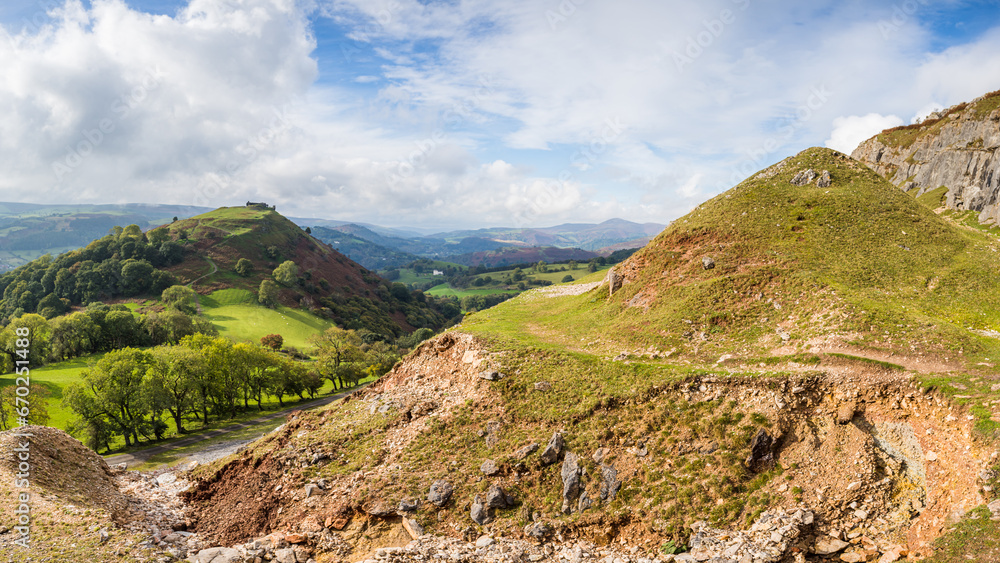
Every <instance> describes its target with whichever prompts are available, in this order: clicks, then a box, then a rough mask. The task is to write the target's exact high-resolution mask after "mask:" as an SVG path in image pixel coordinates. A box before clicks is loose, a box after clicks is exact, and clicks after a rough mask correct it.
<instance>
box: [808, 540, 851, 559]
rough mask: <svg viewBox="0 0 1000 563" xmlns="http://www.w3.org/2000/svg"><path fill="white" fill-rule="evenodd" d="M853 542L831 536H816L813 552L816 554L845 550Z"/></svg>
mask: <svg viewBox="0 0 1000 563" xmlns="http://www.w3.org/2000/svg"><path fill="white" fill-rule="evenodd" d="M849 545H851V544H849V543H847V542H845V541H843V540H839V539H837V538H834V537H830V536H820V537H818V538H816V543H815V544H814V545H813V553H815V554H816V555H832V554H834V553H837V552H838V551H843V550H844V549H845V548H846V547H847V546H849Z"/></svg>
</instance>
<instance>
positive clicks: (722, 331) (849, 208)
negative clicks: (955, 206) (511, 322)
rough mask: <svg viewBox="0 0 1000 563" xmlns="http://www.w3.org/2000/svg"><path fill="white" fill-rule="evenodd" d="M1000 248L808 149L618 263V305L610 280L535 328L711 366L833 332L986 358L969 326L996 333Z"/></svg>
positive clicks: (836, 158)
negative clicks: (808, 175)
mask: <svg viewBox="0 0 1000 563" xmlns="http://www.w3.org/2000/svg"><path fill="white" fill-rule="evenodd" d="M806 169H813V170H815V171H816V172H817V173H819V172H820V171H822V170H829V171H830V175H831V178H832V185H831V186H829V187H826V188H818V187H816V186H815V185H814V184H815V181H814V182H813V185H806V186H796V185H793V184H791V183H790V180H791V179H792V177H793V176H795V174H797V173H798V172H799V171H801V170H806ZM997 247H998V245H997V241H996V239H995V238H993V237H990V236H988V235H986V234H984V233H982V232H980V231H975V230H971V229H965V228H962V227H960V226H957V225H954V224H952V223H951V222H949V221H946V220H945V219H943V218H941V217H938V216H937V215H935V214H934V213H933V212H932V211H931V210H929V209H927V208H926V207H924V206H922V205H920V204H919V203H918V202H917V201H915V200H914V199H913V198H911V197H909V196H907V195H906V194H905V193H903V192H901V191H900V190H898V189H897V188H895V187H894V186H892V185H891V184H889V183H888V182H886V181H885V180H884V179H882V178H881V177H879V176H878V175H876V174H875V173H874V172H872V171H871V170H869V169H868V168H866V167H864V166H862V165H860V164H857V163H855V162H853V161H851V160H850V159H848V158H847V157H846V156H844V155H841V154H839V153H836V152H835V151H830V150H825V149H810V150H808V151H805V152H803V153H801V154H800V155H798V156H796V157H793V158H790V159H787V160H785V161H783V162H782V163H779V164H777V165H775V166H772V167H771V168H769V169H767V170H765V171H763V172H761V173H759V174H757V175H756V176H754V177H752V178H750V179H748V180H746V181H745V182H743V183H742V184H740V185H739V186H737V187H735V188H733V189H732V190H730V191H728V192H726V193H724V194H721V195H719V196H717V197H715V198H713V199H712V200H710V201H708V202H706V203H704V204H703V205H701V206H699V207H698V208H697V209H695V210H694V211H693V212H692V213H690V214H689V215H687V216H685V217H683V218H681V219H678V220H677V221H675V222H674V223H673V224H672V225H671V226H670V227H669V228H668V229H666V230H665V231H664V232H663V233H662V234H661V235H659V236H658V237H657V238H656V239H654V240H653V241H652V242H651V243H650V244H649V245H648V246H647V247H646V248H645V249H643V250H641V251H640V252H638V253H637V254H636V255H635V256H633V257H632V258H631V259H630V260H628V261H626V262H625V263H623V264H622V265H621V266H619V267H618V268H617V271H618V272H619V273H620V274H621V275H622V276H623V277H624V279H625V284H624V285H623V286H622V288H621V290H620V291H618V292H616V293H615V295H614V297H612V298H611V299H607V298H606V296H607V290H606V288H605V290H604V291H603V292H600V293H595V294H590V295H588V296H585V297H579V298H577V304H576V305H577V308H576V309H575V310H571V311H567V312H566V313H565V316H564V317H559V318H551V317H549V316H546V315H542V316H541V318H540V319H539V320H538V321H537V323H538V324H540V325H543V326H546V325H547V326H551V327H552V328H553V330H555V329H557V328H559V329H561V328H563V327H564V326H566V325H567V321H571V320H573V317H578V318H577V319H576V320H577V321H582V320H583V319H584V318H586V319H588V320H587V322H570V323H568V324H569V325H572V326H576V327H578V328H576V329H574V330H573V331H572V332H571V334H569V335H568V336H569V340H576V341H579V339H580V338H589V337H590V336H595V335H600V334H607V333H613V334H615V335H616V337H617V338H616V341H615V342H613V343H612V342H608V343H607V344H606V346H607V349H608V350H609V351H610V350H611V349H613V348H617V347H620V346H621V345H623V344H627V345H630V346H636V347H639V346H641V347H643V348H645V347H647V346H650V345H653V346H656V347H660V348H663V349H671V348H674V349H676V350H677V351H678V353H679V354H681V355H690V356H693V357H696V358H700V359H702V360H714V359H715V358H718V356H719V355H721V354H723V353H740V354H745V355H758V354H761V353H765V352H767V351H768V350H769V349H770V348H772V347H777V346H779V345H786V346H789V345H790V346H805V344H806V342H807V341H808V340H809V338H811V337H815V336H820V335H823V336H825V337H829V336H831V335H833V336H839V337H842V338H844V339H846V340H851V341H852V342H855V343H857V344H859V345H864V346H868V347H874V348H880V349H886V350H899V351H901V352H907V353H909V352H911V350H916V351H917V352H915V353H919V354H931V353H933V354H944V355H948V354H951V355H952V356H954V355H956V354H959V353H961V354H962V355H963V356H965V357H967V358H968V361H970V362H971V361H973V360H977V361H978V360H979V359H982V358H985V357H990V356H991V355H992V356H993V357H996V355H997V354H1000V347H998V345H997V341H996V340H995V339H992V338H986V337H983V336H980V335H979V334H977V333H975V332H973V331H974V330H994V329H996V328H1000V293H998V292H997V291H996V289H997V287H998V284H1000V259H998V257H997V254H996V251H997ZM703 258H704V259H711V260H712V261H713V263H714V266H713V267H712V268H711V269H706V268H705V267H704V264H703V262H702V260H703ZM652 327H655V330H652V329H651V328H652ZM782 331H783V332H785V333H787V334H788V335H789V336H790V338H789V339H788V340H787V341H784V342H783V341H782V339H780V338H779V336H778V333H779V332H782ZM699 335H701V336H707V337H708V338H704V339H702V338H701V336H699ZM599 340H600V339H599ZM621 340H624V342H621ZM911 347H912V348H911Z"/></svg>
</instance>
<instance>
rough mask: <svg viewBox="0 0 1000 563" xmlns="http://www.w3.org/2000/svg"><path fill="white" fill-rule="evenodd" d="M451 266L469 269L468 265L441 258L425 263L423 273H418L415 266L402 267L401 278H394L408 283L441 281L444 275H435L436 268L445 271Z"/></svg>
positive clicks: (458, 268) (463, 269)
mask: <svg viewBox="0 0 1000 563" xmlns="http://www.w3.org/2000/svg"><path fill="white" fill-rule="evenodd" d="M448 266H451V267H452V268H455V269H457V270H462V271H465V270H467V269H468V267H466V266H462V265H461V264H453V263H451V262H442V261H440V260H434V261H431V262H430V264H424V267H425V268H426V270H425V271H424V272H422V273H417V272H416V271H415V270H413V268H400V269H399V278H398V279H395V280H392V281H394V282H399V283H405V284H406V285H411V284H415V283H428V282H434V281H441V280H442V279H444V276H435V275H434V270H440V271H442V272H443V271H444V270H445V268H447V267H448Z"/></svg>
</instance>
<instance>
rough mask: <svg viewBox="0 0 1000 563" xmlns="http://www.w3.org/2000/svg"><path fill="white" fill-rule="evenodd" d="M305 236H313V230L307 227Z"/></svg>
mask: <svg viewBox="0 0 1000 563" xmlns="http://www.w3.org/2000/svg"><path fill="white" fill-rule="evenodd" d="M306 234H307V235H311V234H313V230H312V229H310V228H309V227H306Z"/></svg>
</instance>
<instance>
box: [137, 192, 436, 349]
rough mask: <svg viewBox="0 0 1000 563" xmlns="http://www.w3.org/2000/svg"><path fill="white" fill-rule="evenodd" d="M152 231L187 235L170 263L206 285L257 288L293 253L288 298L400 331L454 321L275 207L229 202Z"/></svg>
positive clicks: (345, 321)
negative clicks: (178, 257)
mask: <svg viewBox="0 0 1000 563" xmlns="http://www.w3.org/2000/svg"><path fill="white" fill-rule="evenodd" d="M150 236H152V237H154V238H158V237H163V236H165V237H167V238H168V239H169V240H173V241H182V242H183V243H184V247H185V257H184V260H183V261H182V262H181V263H179V264H177V265H174V266H171V267H169V268H167V271H168V272H169V273H170V274H172V275H174V276H176V277H177V279H178V280H180V281H181V282H182V283H187V284H190V285H191V286H192V287H193V288H194V289H195V290H196V291H198V292H200V293H209V292H212V291H215V290H219V289H230V288H233V289H244V290H248V291H251V292H253V294H254V295H256V294H257V292H258V289H259V288H260V285H261V283H262V282H263V281H264V280H266V279H272V272H273V271H274V270H275V269H276V268H277V267H278V266H279V265H281V264H282V263H284V262H287V261H290V262H292V263H293V264H295V266H296V268H297V270H298V271H297V274H296V275H295V276H294V281H293V282H292V283H289V284H285V285H284V286H282V287H281V288H280V291H279V292H278V295H277V302H278V303H280V304H282V305H285V306H289V307H302V308H304V309H307V310H309V311H312V312H314V313H315V314H317V315H319V316H321V317H325V318H328V319H331V320H334V321H336V322H337V323H338V324H339V325H341V326H343V327H345V328H354V329H360V328H366V329H368V330H372V331H374V332H379V333H382V334H386V335H393V336H398V335H399V334H401V333H402V332H409V331H412V330H413V329H414V328H418V327H432V328H439V327H441V326H443V325H444V324H445V322H446V321H447V319H445V318H444V317H443V316H442V315H441V314H440V313H439V312H438V310H437V309H436V307H435V304H434V303H433V302H432V301H428V300H427V299H426V298H423V296H422V295H414V294H411V293H410V292H409V291H406V290H405V288H402V289H400V288H394V287H393V286H392V285H391V284H389V283H388V282H385V281H384V280H382V279H381V278H379V277H378V275H377V274H375V273H374V272H371V271H369V270H367V269H365V268H364V267H363V266H361V265H360V264H358V263H356V262H354V261H352V260H350V259H349V258H347V257H346V256H344V255H343V254H341V253H340V252H337V251H336V250H334V249H332V248H330V247H329V246H328V245H326V244H324V243H323V242H321V241H319V240H317V239H316V238H314V237H312V236H311V235H308V234H306V233H305V232H304V231H303V230H302V229H301V228H300V227H298V226H297V225H295V224H294V223H292V222H291V221H290V220H288V219H287V218H285V217H283V216H282V215H280V214H279V213H277V212H276V211H274V210H270V209H261V208H255V207H223V208H220V209H217V210H214V211H210V212H208V213H203V214H201V215H196V216H194V217H191V218H189V219H184V220H180V221H176V222H173V223H170V224H168V225H165V226H162V227H158V228H156V229H153V230H151V231H150ZM240 260H245V261H247V262H249V264H248V266H249V268H248V271H247V272H246V273H245V274H240V273H237V272H236V266H237V263H238V262H240Z"/></svg>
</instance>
